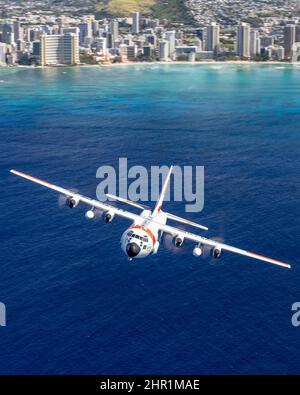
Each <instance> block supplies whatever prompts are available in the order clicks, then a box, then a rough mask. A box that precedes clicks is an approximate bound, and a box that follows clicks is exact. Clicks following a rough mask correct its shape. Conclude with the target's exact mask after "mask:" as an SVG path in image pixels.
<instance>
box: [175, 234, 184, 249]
mask: <svg viewBox="0 0 300 395" xmlns="http://www.w3.org/2000/svg"><path fill="white" fill-rule="evenodd" d="M183 241H184V237H182V236H176V237H174V239H173V243H174V246H175V247H177V248H179V247H181V246H182V244H183Z"/></svg>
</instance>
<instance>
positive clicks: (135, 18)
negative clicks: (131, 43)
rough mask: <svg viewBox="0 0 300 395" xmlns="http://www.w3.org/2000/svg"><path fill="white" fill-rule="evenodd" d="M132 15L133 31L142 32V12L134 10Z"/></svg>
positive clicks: (135, 32)
mask: <svg viewBox="0 0 300 395" xmlns="http://www.w3.org/2000/svg"><path fill="white" fill-rule="evenodd" d="M131 17H132V27H131V32H132V33H134V34H137V33H139V32H140V13H139V12H132V13H131Z"/></svg>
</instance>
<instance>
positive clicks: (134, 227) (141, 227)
mask: <svg viewBox="0 0 300 395" xmlns="http://www.w3.org/2000/svg"><path fill="white" fill-rule="evenodd" d="M129 229H142V230H144V231H145V232H146V233H147V234H148V235H149V236H150V237H151V240H152V242H153V245H154V244H155V242H156V238H155V236H154V234H153V233H152V232H151V230H150V229H148V228H145V227H144V226H141V225H133V226H131V227H130V228H129Z"/></svg>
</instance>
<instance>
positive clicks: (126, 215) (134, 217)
mask: <svg viewBox="0 0 300 395" xmlns="http://www.w3.org/2000/svg"><path fill="white" fill-rule="evenodd" d="M10 172H11V173H13V174H15V175H17V176H19V177H22V178H25V179H26V180H29V181H32V182H35V183H36V184H39V185H42V186H44V187H46V188H49V189H52V190H54V191H56V192H58V193H60V194H62V195H65V196H70V197H73V198H76V199H78V200H79V202H82V203H85V204H87V205H89V206H91V207H95V208H97V209H99V210H102V211H110V212H111V213H113V214H115V215H118V216H120V217H123V218H127V219H130V220H132V221H139V220H140V218H141V217H140V216H139V215H137V214H134V213H131V212H129V211H126V210H122V209H120V208H117V207H114V206H111V205H109V204H106V203H102V202H100V201H99V200H96V199H91V198H89V197H86V196H84V195H80V194H79V193H74V191H71V190H69V189H65V188H61V187H59V186H57V185H54V184H51V183H49V182H47V181H44V180H41V179H40V178H36V177H33V176H30V175H29V174H26V173H23V172H21V171H18V170H10Z"/></svg>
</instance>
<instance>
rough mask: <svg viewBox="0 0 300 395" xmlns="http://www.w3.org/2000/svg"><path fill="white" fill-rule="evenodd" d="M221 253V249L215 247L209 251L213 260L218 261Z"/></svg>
mask: <svg viewBox="0 0 300 395" xmlns="http://www.w3.org/2000/svg"><path fill="white" fill-rule="evenodd" d="M221 252H222V250H221V248H220V247H218V246H216V247H214V248H213V249H212V250H211V255H212V257H213V258H215V259H218V258H220V256H221Z"/></svg>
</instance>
